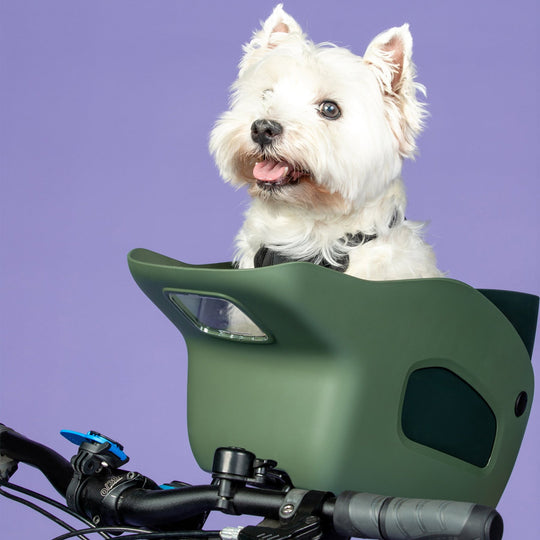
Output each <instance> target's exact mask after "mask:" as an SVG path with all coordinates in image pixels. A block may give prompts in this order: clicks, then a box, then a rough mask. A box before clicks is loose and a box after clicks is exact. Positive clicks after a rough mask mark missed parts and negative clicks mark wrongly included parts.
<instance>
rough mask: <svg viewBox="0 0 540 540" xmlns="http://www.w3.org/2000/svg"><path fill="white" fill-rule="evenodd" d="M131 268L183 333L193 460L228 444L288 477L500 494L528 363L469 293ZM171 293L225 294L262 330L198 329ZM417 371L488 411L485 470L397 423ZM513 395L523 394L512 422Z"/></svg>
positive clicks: (434, 284)
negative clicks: (243, 339)
mask: <svg viewBox="0 0 540 540" xmlns="http://www.w3.org/2000/svg"><path fill="white" fill-rule="evenodd" d="M129 265H130V269H131V271H132V274H133V276H134V278H135V280H136V281H137V283H138V284H139V286H140V287H141V289H142V290H143V291H144V292H145V293H146V294H147V295H148V296H149V297H150V298H151V300H152V301H153V302H154V303H155V304H156V305H157V306H158V307H159V308H160V309H161V310H162V311H163V313H165V315H167V317H168V318H169V319H170V320H171V321H172V322H173V323H174V324H175V325H176V327H177V328H178V329H179V330H180V331H181V332H182V334H183V335H184V338H185V340H186V343H187V347H188V358H189V361H188V364H189V367H188V390H187V398H188V405H187V413H188V428H189V436H190V444H191V447H192V450H193V453H194V455H195V458H196V459H197V461H198V463H199V464H200V466H201V467H202V468H203V469H205V470H209V469H210V468H211V464H212V457H213V452H214V449H215V448H217V447H218V446H229V445H234V446H242V447H245V448H247V449H249V450H251V451H253V452H255V453H256V454H257V456H259V457H261V458H272V459H276V460H278V462H279V466H280V467H282V468H284V469H285V470H287V471H288V472H289V474H290V475H291V477H292V479H293V482H295V484H296V485H297V486H298V487H303V488H313V489H322V490H331V491H334V492H336V493H339V492H341V491H343V490H346V489H353V490H358V491H371V492H375V493H381V494H389V495H393V496H405V497H427V498H443V499H456V500H466V501H473V502H478V503H482V504H487V505H492V506H494V505H496V503H497V502H498V500H499V498H500V496H501V494H502V491H503V489H504V487H505V485H506V482H507V480H508V477H509V475H510V473H511V471H512V467H513V465H514V461H515V459H516V456H517V453H518V451H519V447H520V444H521V440H522V437H523V433H524V430H525V426H526V423H527V419H528V416H529V411H530V404H531V402H532V397H533V372H532V368H531V365H530V358H529V354H528V352H527V348H526V347H525V345H524V343H523V340H522V339H521V338H520V336H519V334H518V332H517V331H516V330H515V328H514V326H513V325H512V324H511V323H510V322H509V320H508V319H507V318H506V317H505V316H504V315H503V314H502V312H501V311H499V309H497V308H496V307H495V306H494V305H493V304H492V303H491V302H490V301H489V300H488V299H487V298H486V297H485V296H483V295H482V294H481V293H479V292H478V291H476V290H475V289H473V288H471V287H469V286H467V285H465V284H463V283H460V282H458V281H454V280H450V279H422V280H406V281H383V282H373V281H364V280H360V279H356V278H352V277H350V276H346V275H343V274H340V273H338V272H334V271H332V270H327V269H324V268H321V267H318V266H315V265H312V264H309V263H288V264H283V265H279V266H273V267H267V268H259V269H256V270H233V269H231V267H230V265H228V264H219V265H209V266H190V265H186V264H184V263H180V262H178V261H175V260H173V259H170V258H167V257H164V256H162V255H159V254H156V253H152V252H150V251H147V250H140V249H139V250H134V251H132V252H131V253H130V255H129ZM170 291H180V292H188V293H192V292H194V293H200V294H205V295H209V296H213V295H218V296H220V297H223V298H226V299H229V300H232V301H234V303H236V304H237V305H238V306H240V307H241V308H242V309H243V310H244V311H245V312H246V313H247V314H248V315H249V316H250V317H251V318H252V319H253V320H254V321H255V322H256V323H257V325H258V326H259V327H260V328H261V329H262V330H263V331H265V332H267V333H268V334H269V335H270V336H271V337H272V339H271V340H270V342H268V343H240V342H234V341H230V340H225V339H222V338H219V337H215V336H212V335H208V334H205V333H203V332H200V331H199V330H198V329H197V328H196V327H195V325H194V324H193V323H192V322H191V321H190V320H189V319H188V318H187V317H185V315H183V314H182V312H181V311H180V310H179V309H178V308H177V307H176V306H175V305H174V304H173V302H172V301H171V300H170V299H169V298H168V293H169V292H170ZM503 294H504V293H503ZM526 296H528V295H526ZM531 316H532V315H531ZM428 367H440V368H445V369H447V370H450V371H451V372H453V373H455V374H456V375H457V376H458V377H460V378H461V379H463V380H464V381H466V382H467V384H469V385H470V386H471V387H472V388H474V389H475V391H476V392H477V393H478V394H479V395H480V396H481V397H482V399H483V400H485V402H486V403H487V405H488V406H489V407H490V408H491V410H492V411H493V413H494V415H495V418H496V422H497V429H496V436H495V440H494V442H493V451H492V453H491V457H490V458H489V461H488V463H487V465H486V466H485V467H478V466H475V465H472V464H470V463H467V462H466V461H463V460H462V459H459V458H457V457H453V456H451V455H448V454H447V453H444V452H441V451H439V450H434V449H432V448H430V447H428V446H426V445H423V444H419V443H417V442H413V441H411V440H410V439H409V438H407V437H406V436H405V434H404V433H403V431H402V427H401V417H402V407H403V398H404V395H405V388H406V384H407V380H408V378H409V375H410V374H411V373H412V372H413V371H415V370H417V369H420V368H428ZM522 391H526V392H527V394H528V396H529V401H528V405H527V409H526V411H525V413H524V414H523V415H522V416H521V417H519V418H516V416H515V414H514V404H515V401H516V398H517V396H518V394H519V393H520V392H522Z"/></svg>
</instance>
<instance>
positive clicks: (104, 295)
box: [0, 0, 540, 540]
mask: <svg viewBox="0 0 540 540" xmlns="http://www.w3.org/2000/svg"><path fill="white" fill-rule="evenodd" d="M274 3H275V2H271V1H259V2H253V1H248V0H236V1H228V2H219V1H215V2H210V1H201V2H181V1H167V0H160V1H154V2H150V1H147V2H141V1H118V0H117V1H115V2H109V1H101V0H100V1H95V0H94V1H92V2H73V1H71V0H66V1H57V0H54V1H48V2H43V1H41V0H35V1H28V0H18V1H16V2H15V1H13V2H8V1H3V2H1V3H0V50H1V51H2V53H1V55H2V56H1V68H0V69H1V72H0V77H1V81H0V115H1V116H0V125H1V135H0V136H1V138H0V156H1V195H0V205H1V219H2V227H1V234H2V243H1V245H2V249H1V289H0V290H1V297H0V305H1V332H2V333H1V336H0V339H1V342H0V343H1V345H0V347H1V371H0V377H1V378H0V418H1V421H3V422H4V423H6V424H8V425H10V426H12V427H14V428H16V429H18V430H19V431H21V432H22V433H25V434H27V435H28V436H30V437H32V438H35V439H37V440H39V441H42V442H44V443H45V444H48V445H51V446H53V447H55V448H56V449H57V450H58V451H59V452H61V453H62V454H64V455H66V456H70V455H71V453H72V451H73V448H72V447H71V445H70V444H69V443H67V442H65V441H64V440H63V439H61V438H60V437H59V436H58V435H57V433H58V430H59V429H61V428H71V429H75V430H80V431H85V430H87V429H89V428H94V429H97V430H100V431H102V432H103V433H106V434H109V435H111V436H112V437H114V438H116V439H118V440H120V441H122V442H123V443H124V444H125V446H126V449H127V452H128V454H129V455H130V456H131V466H132V467H133V468H134V469H136V470H139V471H142V472H144V473H146V474H148V475H149V476H152V477H154V478H155V479H156V480H158V481H166V480H170V479H171V478H173V477H174V478H179V479H183V480H186V481H188V482H206V481H207V479H208V476H207V475H206V474H205V473H202V472H200V471H199V470H198V468H197V466H196V464H195V462H194V460H193V458H192V456H191V452H190V449H189V445H188V442H187V433H186V425H185V419H184V416H185V373H186V351H185V345H184V342H183V340H182V337H181V335H179V334H178V332H177V331H176V329H175V328H174V327H173V326H172V325H171V324H170V323H169V322H168V321H167V320H166V319H165V317H164V316H163V315H161V313H160V312H158V310H157V309H155V307H154V306H153V305H152V304H151V303H150V302H149V301H148V300H147V299H146V297H144V295H143V294H142V293H141V292H140V291H139V289H138V288H137V286H136V285H135V283H134V282H133V281H132V279H131V277H130V275H129V272H128V268H127V265H126V254H127V252H128V251H129V250H130V249H132V248H134V247H146V248H149V249H153V250H156V251H159V252H162V253H164V254H167V255H170V256H172V257H175V258H179V259H181V260H185V261H187V262H192V263H203V262H215V261H222V260H229V259H230V257H231V253H232V240H233V237H234V235H235V232H236V230H237V229H238V228H239V226H240V223H241V214H242V211H243V209H244V208H245V203H246V195H245V193H243V192H237V191H234V190H233V189H232V188H231V187H230V186H227V185H225V184H223V183H222V182H221V181H220V179H219V177H218V174H217V171H216V169H215V167H214V164H213V162H212V160H211V158H210V157H209V155H208V151H207V140H208V133H209V131H210V129H211V126H212V124H213V122H214V120H215V119H216V117H217V116H218V114H219V113H220V112H221V111H223V110H224V109H225V108H226V103H227V88H228V86H229V85H230V83H231V82H232V81H233V79H234V77H235V71H236V64H237V62H238V60H239V57H240V51H241V48H240V47H241V44H242V43H243V42H245V41H246V40H247V39H248V38H249V37H250V35H251V32H252V30H254V29H255V28H256V27H257V26H258V22H259V20H261V19H264V18H265V17H266V16H267V15H268V14H269V13H270V11H271V9H272V7H273V5H274ZM285 8H286V9H287V10H288V11H289V12H290V13H291V14H292V15H293V16H295V18H296V19H297V20H298V21H299V23H300V24H301V25H302V26H303V28H304V30H306V31H307V32H308V33H309V35H310V36H311V38H312V39H313V40H314V41H332V42H336V43H338V44H341V45H346V46H349V47H351V48H352V49H353V50H354V51H355V52H357V53H358V54H363V52H364V50H365V48H366V46H367V44H368V43H369V41H370V39H371V38H372V37H374V36H375V35H376V34H377V33H378V32H380V31H382V30H383V29H385V28H388V27H390V26H395V25H400V24H402V23H403V22H409V23H410V24H411V29H412V32H413V37H414V40H415V61H416V63H417V66H418V73H419V77H418V80H419V81H421V82H422V83H424V84H425V85H426V86H427V89H428V101H429V109H430V112H431V115H432V116H431V118H430V119H429V122H428V127H427V129H426V131H425V133H424V135H423V136H422V137H421V139H420V143H419V144H420V150H421V154H420V156H419V158H418V159H417V161H416V162H414V163H410V164H407V165H406V167H405V171H404V176H405V180H406V183H407V186H408V193H409V199H410V204H409V209H408V212H407V215H408V216H409V217H410V218H412V219H427V220H430V221H431V226H430V229H429V237H428V238H429V240H430V242H432V243H433V244H434V246H435V249H436V251H437V254H438V259H439V263H440V266H441V268H443V269H445V270H448V272H449V275H450V276H451V277H454V278H456V279H460V280H463V281H465V282H468V283H470V284H471V285H473V286H477V287H486V288H490V287H491V288H503V289H512V290H520V291H525V292H530V293H535V294H539V293H540V278H539V276H540V268H539V266H540V264H539V263H540V261H539V255H538V244H539V242H538V241H539V238H538V231H539V218H538V212H537V207H538V200H539V188H538V183H539V180H540V178H539V168H538V152H539V150H538V148H539V143H540V136H539V117H538V112H539V108H538V87H539V82H540V81H539V68H538V66H539V63H538V56H539V52H540V51H539V47H538V38H537V35H538V15H539V13H538V11H539V10H538V7H537V2H536V0H529V1H521V2H519V3H512V4H511V3H509V2H500V1H498V2H493V1H490V2H488V1H478V2H470V1H453V2H444V3H443V2H423V1H409V2H402V1H398V0H395V1H385V2H380V1H364V2H359V1H352V0H351V1H344V0H341V1H334V2H323V1H314V0H291V1H289V2H286V4H285ZM539 360H540V356H539V354H538V352H537V353H536V355H535V358H533V363H534V366H535V370H536V371H537V372H538V361H539ZM539 414H540V413H539V411H538V404H536V406H535V407H534V408H533V412H532V415H531V419H530V422H529V427H528V431H527V433H526V435H525V440H524V443H523V446H522V449H521V453H520V455H519V458H518V461H517V464H516V468H515V470H514V473H513V476H512V478H511V480H510V483H509V485H508V487H507V489H506V492H505V494H504V496H503V498H502V501H501V503H500V505H499V510H500V511H501V513H502V515H503V517H504V519H505V525H506V534H505V539H506V540H518V539H521V538H532V537H534V536H535V533H536V532H537V530H538V525H537V513H538V502H539V500H540V489H539V484H540V482H539V480H540V475H539V465H538V449H537V448H538V446H539V444H540V422H539ZM147 440H148V441H152V442H146V441H147ZM156 440H160V441H161V443H160V444H159V443H158V444H156V442H155V441H156ZM14 480H15V481H16V482H18V483H22V484H24V485H27V486H29V487H30V486H33V487H34V488H38V489H43V490H45V491H47V486H46V483H45V482H44V481H43V480H42V479H41V477H40V475H39V474H37V472H35V471H33V470H28V468H21V471H20V472H19V473H18V474H17V475H16V476H15V478H14ZM359 487H361V486H359ZM48 492H50V490H48ZM0 514H1V516H2V517H1V524H0V531H1V532H2V533H3V534H2V535H3V537H5V538H10V539H26V538H30V537H32V538H36V537H38V538H46V537H50V536H54V535H55V534H60V532H61V531H60V529H58V528H56V527H55V526H49V524H48V522H46V521H45V520H43V519H42V518H41V517H39V516H37V515H36V514H34V513H33V512H31V511H29V510H28V511H27V510H25V509H23V508H22V507H20V506H18V505H16V504H14V503H12V502H8V501H5V500H3V499H2V500H0ZM236 521H238V520H232V522H233V523H235V522H236ZM214 522H219V523H223V522H226V523H230V522H231V520H229V519H227V520H224V519H221V518H219V517H218V518H214Z"/></svg>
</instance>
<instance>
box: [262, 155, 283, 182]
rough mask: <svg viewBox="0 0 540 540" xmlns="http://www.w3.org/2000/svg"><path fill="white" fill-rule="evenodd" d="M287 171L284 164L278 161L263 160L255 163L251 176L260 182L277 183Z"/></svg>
mask: <svg viewBox="0 0 540 540" xmlns="http://www.w3.org/2000/svg"><path fill="white" fill-rule="evenodd" d="M288 170H289V167H288V165H287V164H286V163H283V162H278V161H270V160H266V159H265V160H264V161H261V162H260V163H256V164H255V167H253V176H254V177H255V179H257V180H261V181H262V182H278V181H279V180H281V179H282V178H283V177H284V176H285V175H286V174H287V171H288Z"/></svg>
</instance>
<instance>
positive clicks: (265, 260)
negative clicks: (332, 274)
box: [253, 211, 399, 272]
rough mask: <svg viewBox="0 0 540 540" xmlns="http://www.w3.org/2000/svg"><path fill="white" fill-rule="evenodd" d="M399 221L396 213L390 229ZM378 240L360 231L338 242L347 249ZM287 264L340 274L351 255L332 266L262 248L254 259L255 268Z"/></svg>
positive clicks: (316, 259) (347, 265)
mask: <svg viewBox="0 0 540 540" xmlns="http://www.w3.org/2000/svg"><path fill="white" fill-rule="evenodd" d="M398 220H399V214H398V212H397V211H396V212H394V215H393V216H392V219H391V221H390V224H389V225H388V226H389V227H390V228H392V227H395V226H396V225H397V223H398ZM376 238H377V234H365V233H363V232H361V231H359V232H357V233H354V234H352V233H347V234H346V235H345V236H343V237H341V238H340V239H339V240H338V242H340V243H342V244H344V245H345V246H347V247H356V246H359V245H361V244H366V243H367V242H371V240H375V239H376ZM287 262H310V263H313V264H318V265H319V266H322V267H323V268H329V269H331V270H337V271H338V272H345V271H346V270H347V268H348V267H349V255H348V254H347V253H344V254H343V255H341V256H340V257H338V258H337V259H336V262H337V264H332V263H330V262H329V261H327V260H326V259H323V258H322V257H320V256H319V257H318V256H314V257H311V258H309V259H294V258H292V257H289V256H288V255H283V254H282V253H280V252H279V251H274V250H273V249H270V248H268V247H266V246H261V247H260V248H259V250H258V251H257V253H255V257H254V258H253V263H254V265H255V268H261V267H263V266H274V265H275V264H283V263H287Z"/></svg>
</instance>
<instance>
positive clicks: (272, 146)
mask: <svg viewBox="0 0 540 540" xmlns="http://www.w3.org/2000/svg"><path fill="white" fill-rule="evenodd" d="M411 56H412V38H411V34H410V32H409V29H408V26H407V25H404V26H402V27H400V28H392V29H390V30H387V31H385V32H383V33H382V34H379V35H378V36H377V37H376V38H375V39H374V40H373V41H372V42H371V43H370V45H369V46H368V48H367V50H366V53H365V55H364V57H360V56H356V55H354V54H352V53H351V52H350V51H348V50H347V49H344V48H340V47H336V46H333V45H330V44H321V45H315V44H314V43H313V42H311V41H310V40H308V39H307V38H306V36H305V35H304V34H303V32H302V30H301V28H300V26H299V25H298V23H297V22H296V21H295V20H294V19H293V18H292V17H291V16H290V15H288V14H287V13H285V11H283V8H282V6H281V5H278V6H277V7H276V8H275V9H274V11H273V13H272V15H271V16H270V17H269V18H268V19H267V20H266V21H265V22H264V23H263V25H262V29H261V30H259V31H258V32H256V33H255V34H254V36H253V38H252V40H251V42H249V43H248V44H247V45H245V47H244V56H243V58H242V60H241V62H240V66H239V74H238V79H237V80H236V82H235V83H234V84H233V88H232V99H231V107H230V109H229V110H228V111H227V112H225V113H224V114H223V115H222V116H221V118H220V119H219V120H218V122H217V123H216V126H215V127H214V129H213V131H212V134H211V137H210V150H211V152H212V154H213V155H214V157H215V160H216V163H217V165H218V168H219V170H220V173H221V175H222V176H223V178H224V179H225V180H227V181H230V182H232V183H233V184H235V185H244V184H247V185H248V186H249V192H250V194H251V195H252V196H253V197H259V198H262V199H265V200H269V201H274V202H276V203H279V204H281V203H285V204H289V205H300V206H304V207H305V206H309V207H320V206H326V207H335V206H336V205H337V206H338V207H340V208H343V205H346V206H347V207H349V208H351V207H354V206H356V205H362V204H364V203H365V202H366V201H369V200H370V199H372V198H374V197H376V196H378V195H379V194H380V193H381V192H382V190H383V189H384V188H385V187H386V186H387V185H388V183H389V182H391V181H392V180H393V179H395V178H396V177H397V176H399V174H400V171H401V163H402V158H403V157H411V156H412V155H413V154H414V152H415V149H416V146H415V138H416V135H417V134H418V133H419V132H420V130H421V128H422V119H423V116H424V109H423V106H422V104H421V103H420V102H419V101H418V100H417V98H416V93H417V91H418V90H423V87H421V85H418V84H417V83H415V82H414V75H415V69H414V65H413V63H412V60H411Z"/></svg>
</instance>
